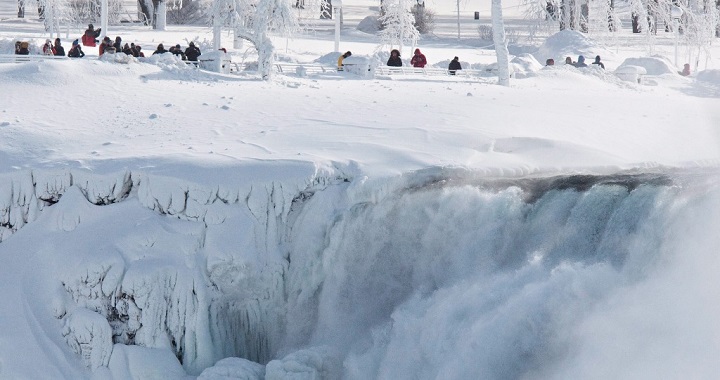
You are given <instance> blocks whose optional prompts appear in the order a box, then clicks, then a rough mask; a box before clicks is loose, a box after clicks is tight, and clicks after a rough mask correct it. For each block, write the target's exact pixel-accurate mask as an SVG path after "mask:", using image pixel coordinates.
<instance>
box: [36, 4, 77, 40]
mask: <svg viewBox="0 0 720 380" xmlns="http://www.w3.org/2000/svg"><path fill="white" fill-rule="evenodd" d="M37 4H38V11H39V13H40V17H41V18H42V19H43V22H44V23H45V30H46V31H48V32H49V33H50V37H51V38H54V37H56V36H58V37H59V36H60V25H61V24H66V23H67V22H68V20H69V19H70V16H71V13H72V12H71V8H70V3H69V2H68V0H40V1H38V3H37Z"/></svg>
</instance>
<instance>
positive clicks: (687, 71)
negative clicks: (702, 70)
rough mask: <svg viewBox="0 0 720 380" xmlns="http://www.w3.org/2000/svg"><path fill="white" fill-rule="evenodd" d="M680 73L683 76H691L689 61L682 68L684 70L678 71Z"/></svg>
mask: <svg viewBox="0 0 720 380" xmlns="http://www.w3.org/2000/svg"><path fill="white" fill-rule="evenodd" d="M678 74H680V75H682V76H684V77H687V76H689V75H690V64H689V63H686V64H685V65H684V66H683V70H682V71H678Z"/></svg>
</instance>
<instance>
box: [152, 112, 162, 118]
mask: <svg viewBox="0 0 720 380" xmlns="http://www.w3.org/2000/svg"><path fill="white" fill-rule="evenodd" d="M158 117H160V116H158V114H156V113H154V114H152V115H150V118H151V119H157V118H158Z"/></svg>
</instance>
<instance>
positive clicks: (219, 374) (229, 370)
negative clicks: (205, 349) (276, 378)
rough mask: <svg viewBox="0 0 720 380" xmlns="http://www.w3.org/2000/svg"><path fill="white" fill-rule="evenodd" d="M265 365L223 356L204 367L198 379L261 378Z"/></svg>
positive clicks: (234, 379)
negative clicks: (213, 363) (209, 365)
mask: <svg viewBox="0 0 720 380" xmlns="http://www.w3.org/2000/svg"><path fill="white" fill-rule="evenodd" d="M264 377H265V366H264V365H262V364H259V363H255V362H251V361H250V360H247V359H242V358H225V359H222V360H220V361H218V362H217V363H215V365H214V366H212V367H210V368H206V369H205V370H204V371H202V373H201V374H200V376H198V380H261V379H263V378H264Z"/></svg>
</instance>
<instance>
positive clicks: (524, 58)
mask: <svg viewBox="0 0 720 380" xmlns="http://www.w3.org/2000/svg"><path fill="white" fill-rule="evenodd" d="M510 65H511V66H513V69H514V70H515V72H516V73H534V72H536V71H538V70H540V69H542V68H543V65H541V64H540V62H538V61H537V59H535V57H534V56H532V55H531V54H521V55H519V56H517V57H515V58H513V59H512V60H511V61H510Z"/></svg>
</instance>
